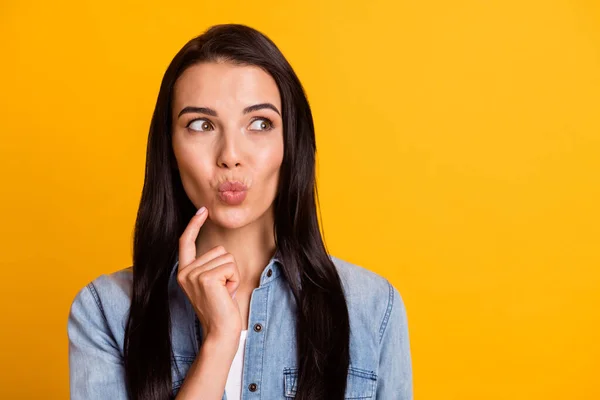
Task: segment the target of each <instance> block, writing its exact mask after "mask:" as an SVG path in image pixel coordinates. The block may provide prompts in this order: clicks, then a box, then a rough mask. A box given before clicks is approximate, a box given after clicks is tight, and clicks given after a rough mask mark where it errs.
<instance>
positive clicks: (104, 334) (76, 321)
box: [67, 283, 127, 400]
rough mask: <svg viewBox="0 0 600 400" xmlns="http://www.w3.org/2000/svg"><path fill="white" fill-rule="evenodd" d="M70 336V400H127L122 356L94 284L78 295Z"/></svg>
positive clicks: (69, 320)
mask: <svg viewBox="0 0 600 400" xmlns="http://www.w3.org/2000/svg"><path fill="white" fill-rule="evenodd" d="M67 335H68V339H69V386H70V394H71V400H83V399H86V400H95V399H111V400H126V399H127V391H126V386H125V369H124V365H123V357H122V355H121V351H120V349H119V346H118V345H117V343H116V341H115V339H114V337H113V335H112V334H111V332H110V330H109V329H108V324H107V321H106V317H105V315H104V312H103V309H102V305H101V303H100V300H99V297H98V293H97V292H96V290H95V288H94V285H93V283H90V284H88V285H87V286H85V287H84V288H83V289H81V290H80V291H79V292H78V293H77V295H76V296H75V299H74V300H73V303H72V304H71V309H70V312H69V318H68V323H67Z"/></svg>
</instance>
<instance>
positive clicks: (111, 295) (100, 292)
mask: <svg viewBox="0 0 600 400" xmlns="http://www.w3.org/2000/svg"><path fill="white" fill-rule="evenodd" d="M132 284H133V269H132V267H127V268H123V269H120V270H117V271H114V272H111V273H107V274H102V275H100V276H98V277H96V278H95V279H93V280H91V281H90V282H88V283H87V284H86V285H85V286H84V287H82V288H80V289H79V291H78V293H77V294H76V295H75V298H74V300H73V302H77V301H78V300H82V299H83V298H88V297H91V298H92V299H93V300H94V302H95V303H96V305H97V307H98V308H99V309H100V310H104V309H105V308H111V307H115V306H118V305H119V304H120V303H127V305H129V302H130V300H131V291H132Z"/></svg>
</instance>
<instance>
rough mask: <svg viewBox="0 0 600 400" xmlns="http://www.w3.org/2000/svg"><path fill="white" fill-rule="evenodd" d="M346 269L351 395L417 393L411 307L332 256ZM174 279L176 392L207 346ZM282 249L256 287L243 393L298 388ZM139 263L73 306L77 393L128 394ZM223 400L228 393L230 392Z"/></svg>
mask: <svg viewBox="0 0 600 400" xmlns="http://www.w3.org/2000/svg"><path fill="white" fill-rule="evenodd" d="M330 258H331V260H332V261H333V263H334V265H335V266H336V269H337V271H338V274H339V275H340V278H341V281H342V285H343V288H344V293H345V296H346V302H347V304H348V312H349V316H350V365H349V368H348V378H347V384H346V394H345V398H346V399H381V400H412V398H413V393H412V392H413V389H412V365H411V355H410V345H409V338H408V325H407V316H406V310H405V307H404V303H403V300H402V298H401V296H400V293H399V292H398V290H397V289H396V288H395V287H394V286H392V285H391V284H390V282H389V281H388V280H387V279H385V278H384V277H382V276H380V275H378V274H376V273H374V272H372V271H370V270H367V269H366V268H363V267H360V266H357V265H354V264H351V263H349V262H346V261H343V260H341V259H339V258H336V257H334V256H331V255H330ZM177 264H178V263H177V262H176V263H175V265H174V266H173V267H172V268H173V270H172V272H171V275H170V280H169V307H170V312H171V322H172V331H171V342H172V348H173V355H174V360H173V365H172V367H171V371H172V379H173V397H175V395H176V394H177V392H178V391H179V388H180V387H181V384H182V383H183V380H184V378H185V375H186V373H187V371H188V370H189V368H190V366H191V364H192V362H193V361H194V359H195V358H196V355H197V354H198V347H199V346H200V345H201V344H202V338H201V330H200V329H199V328H200V325H199V322H198V318H197V317H196V314H195V312H194V310H193V308H192V305H191V303H190V301H189V300H188V298H187V296H186V295H185V293H184V292H183V290H182V289H181V287H180V286H179V283H178V282H177V271H178V268H177ZM281 268H282V265H281V262H280V261H279V259H278V258H276V257H273V258H271V260H270V261H269V263H268V265H267V266H266V267H265V268H264V270H263V271H262V273H261V276H260V284H259V286H258V287H257V288H255V289H254V291H253V292H252V297H251V300H250V308H249V316H248V334H247V337H246V344H245V348H244V361H243V362H244V365H243V372H242V386H241V388H242V393H241V399H242V400H255V399H256V400H258V399H261V400H275V399H277V400H285V399H293V398H294V397H295V394H296V389H297V387H296V381H297V376H298V368H297V359H296V352H295V351H294V344H295V343H296V332H295V327H296V323H295V314H296V302H295V300H294V297H293V295H292V291H291V289H290V287H289V285H288V283H287V281H286V279H285V278H284V275H283V273H282V271H281ZM132 278H133V272H132V267H129V268H125V269H121V270H118V271H116V272H113V273H110V274H104V275H101V276H99V277H97V278H96V279H94V280H93V281H91V282H90V283H89V284H88V285H86V286H85V287H83V288H82V289H81V290H80V291H79V292H78V293H77V295H76V296H75V298H74V300H73V303H72V305H71V308H70V313H69V318H68V323H67V334H68V339H69V378H70V392H71V399H73V400H83V399H86V400H93V399H111V400H121V399H127V390H126V384H125V370H124V367H123V341H124V333H125V324H126V322H127V317H128V311H129V306H130V301H131V288H132ZM222 399H223V400H226V399H227V397H226V394H225V393H223V397H222Z"/></svg>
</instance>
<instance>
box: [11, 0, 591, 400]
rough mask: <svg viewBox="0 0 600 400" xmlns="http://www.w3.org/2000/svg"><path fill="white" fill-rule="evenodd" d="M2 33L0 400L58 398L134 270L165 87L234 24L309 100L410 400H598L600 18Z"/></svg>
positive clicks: (339, 8) (36, 28)
mask: <svg viewBox="0 0 600 400" xmlns="http://www.w3.org/2000/svg"><path fill="white" fill-rule="evenodd" d="M0 15H1V16H0V41H1V42H0V43H1V57H2V62H1V64H0V88H1V92H2V94H1V95H0V132H1V135H2V141H1V144H0V171H2V172H1V173H2V185H1V188H0V190H1V192H0V195H1V197H0V198H1V200H0V201H1V206H2V207H1V208H0V210H1V215H0V217H1V218H2V219H1V221H2V222H1V224H0V226H1V227H2V229H1V236H0V243H1V244H0V246H1V252H2V258H1V261H0V263H1V268H2V277H1V279H0V312H1V315H2V329H1V330H0V342H1V343H2V351H1V352H0V354H1V355H0V357H1V365H0V366H1V368H2V374H1V378H0V380H1V382H0V383H1V384H0V398H3V399H34V398H45V399H64V398H67V397H68V368H67V367H68V365H67V336H66V321H67V313H68V309H69V306H70V303H71V300H72V298H73V297H74V295H75V293H76V292H77V291H78V290H79V289H80V288H81V287H82V286H83V285H85V284H86V283H87V282H88V281H90V280H91V279H93V278H95V277H96V276H98V275H99V274H101V273H108V272H112V271H114V270H117V269H120V268H124V267H127V266H129V265H130V262H131V239H132V231H133V223H134V218H135V213H136V207H137V205H138V200H139V196H140V192H141V187H142V182H143V181H142V180H143V168H144V158H145V146H146V139H147V129H148V125H149V121H150V116H151V113H152V110H153V107H154V102H155V99H156V95H157V93H158V88H159V84H160V79H161V77H162V74H163V72H164V70H165V68H166V66H167V64H168V63H169V61H170V60H171V58H172V57H173V56H174V55H175V53H176V52H177V51H178V50H179V48H180V47H181V46H182V45H183V44H184V43H185V42H186V41H187V40H188V39H190V38H191V37H193V36H195V35H197V34H199V33H201V32H202V31H204V30H205V29H206V28H207V27H208V26H209V25H212V24H215V23H222V22H239V23H245V24H249V25H252V26H254V27H256V28H258V29H260V30H262V31H263V32H265V33H266V34H267V35H269V36H270V37H271V38H272V39H273V40H274V41H275V42H276V43H277V44H278V45H279V46H280V48H281V49H282V51H283V52H284V54H285V55H286V56H287V57H288V58H289V60H290V62H291V63H292V65H293V66H294V67H295V69H296V71H297V73H298V75H299V76H300V78H301V80H302V82H303V83H304V85H305V87H306V90H307V93H308V96H309V100H310V101H311V104H312V106H313V111H314V117H315V122H316V127H317V137H318V150H319V164H318V168H319V169H318V171H319V176H318V178H319V188H320V195H321V206H322V212H323V222H324V229H325V233H326V239H327V244H328V248H329V250H330V252H331V253H332V254H334V255H337V256H338V257H341V258H344V259H346V260H349V261H351V262H354V263H357V264H359V265H363V266H365V267H367V268H369V269H371V270H374V271H376V272H379V273H381V274H382V275H384V276H386V277H389V278H390V280H391V281H392V282H393V283H394V285H395V286H396V287H397V288H398V289H399V290H400V291H401V293H402V295H403V297H404V301H405V303H406V306H407V310H408V317H409V327H410V335H411V345H412V354H413V367H414V388H415V399H422V400H434V399H435V400H438V399H445V400H449V399H457V400H471V399H472V400H475V399H477V400H479V399H503V400H504V399H519V400H520V399H540V400H541V399H544V400H554V399H555V400H558V399H561V400H562V399H569V400H571V399H599V398H600V384H598V377H599V376H600V311H599V308H600V270H599V267H600V255H599V254H600V252H599V242H600V228H599V225H600V212H599V211H598V205H599V204H600V116H599V112H600V6H599V3H598V2H596V1H592V0H588V1H584V0H573V1H567V0H545V1H544V0H539V1H522V0H520V1H515V0H510V1H507V0H497V1H492V0H486V1H483V0H482V1H477V0H468V1H464V0H454V1H440V0H437V1H434V0H421V1H408V0H404V1H391V0H389V1H377V0H372V1H367V2H363V1H356V2H351V3H349V2H343V1H338V2H331V1H330V2H324V1H303V2H285V1H281V0H277V1H239V2H234V1H226V0H223V1H216V2H208V1H203V2H200V1H183V0H182V1H176V2H175V1H167V2H164V1H135V2H125V3H122V2H121V1H117V0H110V1H107V0H105V1H96V2H81V1H72V2H65V1H57V2H42V1H16V0H4V1H3V2H2V3H1V5H0ZM386 400H387V399H386Z"/></svg>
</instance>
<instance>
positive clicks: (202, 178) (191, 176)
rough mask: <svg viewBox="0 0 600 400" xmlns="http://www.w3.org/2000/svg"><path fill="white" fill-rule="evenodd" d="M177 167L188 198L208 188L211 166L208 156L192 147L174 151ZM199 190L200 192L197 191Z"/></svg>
mask: <svg viewBox="0 0 600 400" xmlns="http://www.w3.org/2000/svg"><path fill="white" fill-rule="evenodd" d="M175 158H176V160H177V168H178V169H179V175H180V176H181V181H182V183H183V186H184V188H185V189H186V192H187V193H188V196H190V198H193V197H197V196H198V194H202V193H203V192H205V191H207V190H208V188H209V184H208V183H209V178H210V174H211V166H210V162H209V159H210V158H209V157H208V156H207V155H206V154H201V152H199V151H193V149H190V148H189V147H188V149H186V150H182V149H178V150H176V151H175ZM198 192H200V193H198Z"/></svg>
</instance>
